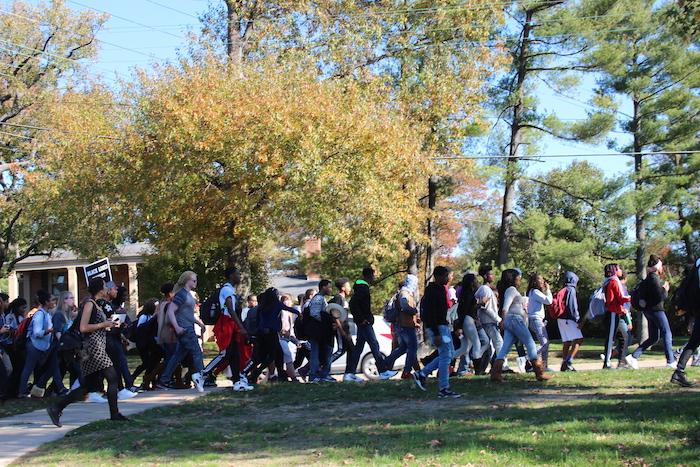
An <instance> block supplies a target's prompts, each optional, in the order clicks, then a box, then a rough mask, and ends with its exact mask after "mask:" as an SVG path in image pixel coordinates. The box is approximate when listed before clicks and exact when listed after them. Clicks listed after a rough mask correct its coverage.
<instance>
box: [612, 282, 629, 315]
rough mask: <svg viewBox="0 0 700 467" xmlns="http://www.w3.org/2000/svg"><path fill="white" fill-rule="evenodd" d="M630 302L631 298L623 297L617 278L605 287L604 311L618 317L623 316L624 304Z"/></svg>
mask: <svg viewBox="0 0 700 467" xmlns="http://www.w3.org/2000/svg"><path fill="white" fill-rule="evenodd" d="M631 300H632V297H630V296H625V295H624V294H623V293H622V287H620V279H618V278H617V277H615V278H613V279H610V281H608V283H607V284H606V285H605V310H606V311H609V312H610V313H617V314H618V315H624V314H625V306H624V305H625V303H627V302H629V301H631Z"/></svg>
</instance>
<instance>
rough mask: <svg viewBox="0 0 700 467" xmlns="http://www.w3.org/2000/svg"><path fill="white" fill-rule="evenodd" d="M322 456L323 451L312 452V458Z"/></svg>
mask: <svg viewBox="0 0 700 467" xmlns="http://www.w3.org/2000/svg"><path fill="white" fill-rule="evenodd" d="M322 455H323V451H314V456H316V457H321V456H322Z"/></svg>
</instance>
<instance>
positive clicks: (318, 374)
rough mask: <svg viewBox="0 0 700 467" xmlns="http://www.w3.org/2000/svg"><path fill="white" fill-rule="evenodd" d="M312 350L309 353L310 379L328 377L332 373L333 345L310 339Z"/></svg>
mask: <svg viewBox="0 0 700 467" xmlns="http://www.w3.org/2000/svg"><path fill="white" fill-rule="evenodd" d="M309 344H311V352H310V355H309V365H310V370H309V381H312V380H314V379H317V378H318V379H323V378H328V377H329V376H330V375H331V360H332V358H333V346H330V345H327V344H323V343H320V342H318V341H312V340H309Z"/></svg>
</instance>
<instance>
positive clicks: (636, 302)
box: [630, 279, 646, 311]
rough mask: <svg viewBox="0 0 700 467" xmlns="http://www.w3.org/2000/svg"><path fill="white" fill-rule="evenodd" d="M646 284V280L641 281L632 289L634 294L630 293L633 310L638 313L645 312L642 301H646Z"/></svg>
mask: <svg viewBox="0 0 700 467" xmlns="http://www.w3.org/2000/svg"><path fill="white" fill-rule="evenodd" d="M645 282H646V279H644V280H642V281H640V282H639V283H637V285H635V286H634V288H633V289H632V292H630V298H631V299H632V300H631V301H630V303H631V304H632V308H634V309H635V310H637V311H644V308H645V307H643V306H642V305H641V303H640V301H641V300H644V287H645V285H646V284H645Z"/></svg>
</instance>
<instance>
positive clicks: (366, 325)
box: [343, 266, 397, 379]
mask: <svg viewBox="0 0 700 467" xmlns="http://www.w3.org/2000/svg"><path fill="white" fill-rule="evenodd" d="M373 283H374V269H373V268H372V267H371V266H367V267H365V268H364V269H362V279H359V280H357V281H356V282H355V286H354V287H353V295H352V298H351V299H350V313H352V318H353V320H354V321H355V325H357V339H356V341H355V350H354V351H353V353H352V359H351V361H350V365H349V367H348V368H347V369H349V370H350V371H349V372H346V373H345V375H348V374H352V375H354V374H356V373H357V365H358V363H359V362H360V356H361V355H362V350H363V349H364V348H365V343H367V344H368V345H369V349H370V351H371V352H372V355H373V356H374V361H375V362H376V365H377V371H378V372H379V376H380V378H382V379H389V378H391V377H393V376H394V375H396V373H397V372H395V371H391V368H387V367H386V365H385V364H384V357H383V355H382V353H381V351H380V350H379V342H378V341H377V336H376V334H375V333H374V327H373V326H374V315H373V314H372V297H371V295H370V289H369V287H370V285H371V284H373ZM346 377H347V376H343V379H345V378H346Z"/></svg>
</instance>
